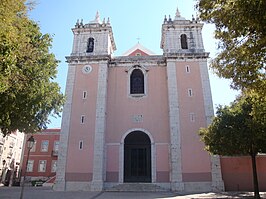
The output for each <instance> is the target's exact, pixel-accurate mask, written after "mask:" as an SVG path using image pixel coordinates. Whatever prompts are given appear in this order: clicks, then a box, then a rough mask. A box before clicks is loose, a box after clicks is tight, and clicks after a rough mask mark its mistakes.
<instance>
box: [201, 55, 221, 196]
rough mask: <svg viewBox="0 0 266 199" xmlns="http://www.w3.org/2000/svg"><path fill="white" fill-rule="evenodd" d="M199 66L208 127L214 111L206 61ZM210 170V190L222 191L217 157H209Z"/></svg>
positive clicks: (218, 158)
mask: <svg viewBox="0 0 266 199" xmlns="http://www.w3.org/2000/svg"><path fill="white" fill-rule="evenodd" d="M199 64H200V75H201V83H202V89H203V98H204V108H205V115H206V123H207V125H209V124H210V123H211V122H212V117H213V116H214V111H213V103H212V95H211V87H210V80H209V73H208V67H207V60H205V61H201V62H200V63H199ZM211 170H212V190H213V191H223V190H224V182H223V179H222V172H221V165H220V157H219V156H211Z"/></svg>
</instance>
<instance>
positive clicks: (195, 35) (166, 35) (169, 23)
mask: <svg viewBox="0 0 266 199" xmlns="http://www.w3.org/2000/svg"><path fill="white" fill-rule="evenodd" d="M202 27H203V24H202V23H199V22H198V20H197V19H195V18H194V17H193V16H192V20H186V19H185V18H184V17H182V16H181V15H180V12H179V10H178V8H177V10H176V15H175V18H174V19H172V18H171V17H170V16H169V18H168V19H167V17H166V16H165V18H164V23H163V25H162V37H161V48H162V49H163V52H164V54H167V53H202V52H204V47H203V41H202V35H201V31H202Z"/></svg>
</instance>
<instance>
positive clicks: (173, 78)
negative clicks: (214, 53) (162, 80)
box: [161, 8, 224, 191]
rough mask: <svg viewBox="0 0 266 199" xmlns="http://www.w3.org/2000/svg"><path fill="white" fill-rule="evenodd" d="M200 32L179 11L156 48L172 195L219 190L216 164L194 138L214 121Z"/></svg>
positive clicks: (198, 26)
mask: <svg viewBox="0 0 266 199" xmlns="http://www.w3.org/2000/svg"><path fill="white" fill-rule="evenodd" d="M202 28H203V24H202V23H200V22H199V21H198V20H197V19H195V18H194V17H193V16H192V20H187V19H185V18H184V17H182V16H181V15H180V12H179V10H178V8H177V10H176V15H175V17H174V19H172V18H171V17H170V16H169V18H168V19H167V17H166V16H165V19H164V22H163V24H162V36H161V48H162V49H163V56H164V57H165V59H166V70H167V86H168V102H169V125H170V142H171V143H170V158H171V159H170V165H171V173H170V178H171V189H172V190H175V191H184V190H190V188H192V189H194V188H195V187H200V189H201V190H207V189H208V187H210V186H211V187H212V190H215V191H217V190H223V189H224V187H223V181H222V176H221V168H220V160H219V158H218V157H213V156H212V157H209V155H208V154H207V153H206V151H204V150H203V144H202V145H200V144H199V142H198V140H199V137H197V133H196V132H197V131H198V129H199V128H200V127H202V125H203V126H205V125H206V126H207V125H209V124H210V123H211V118H212V117H213V106H212V97H211V88H210V82H209V75H208V68H207V58H208V57H209V53H207V52H205V50H204V46H203V40H202V34H201V33H202ZM200 104H201V105H202V109H201V110H200V109H199V106H200ZM186 118H187V119H186ZM200 120H201V121H200ZM196 123H198V124H197V126H196ZM185 126H186V127H185ZM193 128H194V129H193ZM184 143H190V144H189V145H187V144H184ZM192 145H194V152H193V153H191V152H192V150H191V149H192V148H193V147H191V146H192ZM196 157H201V158H202V159H201V160H202V164H200V163H197V164H198V166H197V168H196V167H195V168H193V167H192V166H191V165H193V164H195V162H194V161H195V158H196ZM203 160H204V161H203ZM200 167H201V168H200ZM196 173H197V175H198V176H201V177H200V180H199V179H197V178H196V177H195V176H196V175H195V174H196ZM208 173H209V174H208ZM192 174H194V176H193V177H192ZM199 181H201V182H199ZM205 182H208V183H210V184H209V185H207V183H205ZM190 186H191V187H190ZM192 189H191V190H192Z"/></svg>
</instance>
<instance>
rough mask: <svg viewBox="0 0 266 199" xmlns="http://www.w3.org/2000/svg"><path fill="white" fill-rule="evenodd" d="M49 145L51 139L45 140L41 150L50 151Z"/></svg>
mask: <svg viewBox="0 0 266 199" xmlns="http://www.w3.org/2000/svg"><path fill="white" fill-rule="evenodd" d="M48 146H49V141H48V140H43V141H42V145H41V152H47V151H48Z"/></svg>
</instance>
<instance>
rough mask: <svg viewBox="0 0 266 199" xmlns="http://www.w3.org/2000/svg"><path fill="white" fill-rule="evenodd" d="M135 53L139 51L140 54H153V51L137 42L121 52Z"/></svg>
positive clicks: (132, 54) (129, 54) (126, 54)
mask: <svg viewBox="0 0 266 199" xmlns="http://www.w3.org/2000/svg"><path fill="white" fill-rule="evenodd" d="M136 53H140V55H155V53H154V52H152V51H151V50H149V49H147V48H146V47H144V46H143V45H141V44H140V43H139V42H138V43H137V44H136V45H135V46H133V47H132V48H130V49H129V50H127V51H126V52H125V53H124V54H123V56H135V54H136Z"/></svg>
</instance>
